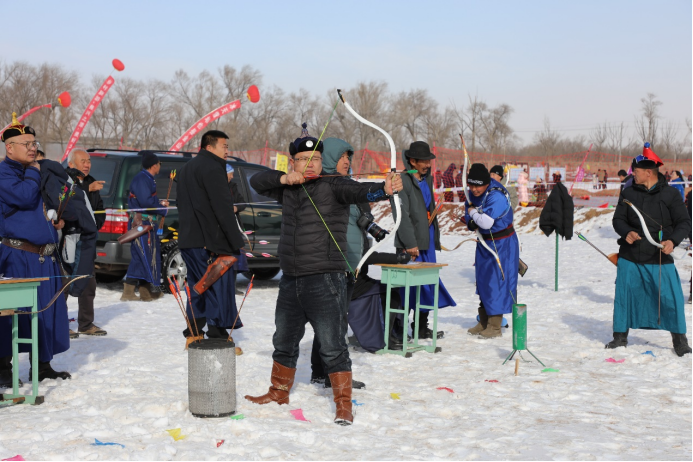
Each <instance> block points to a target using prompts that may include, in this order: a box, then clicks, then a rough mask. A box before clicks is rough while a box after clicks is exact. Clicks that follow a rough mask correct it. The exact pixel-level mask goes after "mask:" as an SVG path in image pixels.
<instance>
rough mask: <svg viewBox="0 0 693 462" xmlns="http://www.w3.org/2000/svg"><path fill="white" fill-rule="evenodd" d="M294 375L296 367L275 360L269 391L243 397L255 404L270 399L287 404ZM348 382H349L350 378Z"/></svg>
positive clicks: (267, 401)
mask: <svg viewBox="0 0 693 462" xmlns="http://www.w3.org/2000/svg"><path fill="white" fill-rule="evenodd" d="M349 374H351V373H349ZM294 375H296V369H292V368H290V367H284V366H282V365H281V364H279V363H278V362H277V361H274V363H273V364H272V377H271V379H270V381H271V382H272V385H271V386H270V387H269V391H268V392H267V393H265V394H264V395H262V396H250V395H245V399H247V400H248V401H250V402H251V403H255V404H267V403H271V402H272V401H274V402H275V403H277V404H289V392H290V391H291V387H292V386H293V385H294ZM350 379H351V377H350ZM349 383H350V384H351V380H350V382H349ZM349 396H351V390H350V391H349ZM350 403H351V401H350Z"/></svg>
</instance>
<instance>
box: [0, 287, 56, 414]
mask: <svg viewBox="0 0 693 462" xmlns="http://www.w3.org/2000/svg"><path fill="white" fill-rule="evenodd" d="M47 280H48V278H30V279H5V280H0V316H12V393H10V394H8V393H5V394H3V395H0V404H20V403H29V404H41V403H43V396H39V395H38V384H39V382H38V356H39V353H38V314H37V311H38V306H37V303H38V295H37V292H38V286H39V284H41V281H47ZM26 307H31V315H28V314H22V315H20V314H17V313H24V312H23V311H16V309H17V308H26ZM10 310H11V311H10ZM19 316H31V338H30V339H23V338H22V339H20V338H19ZM20 343H30V344H31V370H32V371H33V374H32V377H31V386H32V393H31V395H20V394H19V344H20Z"/></svg>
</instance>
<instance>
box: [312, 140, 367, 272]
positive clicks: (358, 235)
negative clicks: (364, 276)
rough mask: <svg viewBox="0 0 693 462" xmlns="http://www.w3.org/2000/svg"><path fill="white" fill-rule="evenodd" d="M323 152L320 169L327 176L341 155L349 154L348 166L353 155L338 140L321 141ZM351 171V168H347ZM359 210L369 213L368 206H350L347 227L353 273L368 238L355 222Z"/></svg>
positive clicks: (348, 255)
mask: <svg viewBox="0 0 693 462" xmlns="http://www.w3.org/2000/svg"><path fill="white" fill-rule="evenodd" d="M323 146H324V150H323V153H322V169H323V170H324V171H325V172H326V173H328V174H336V173H338V172H337V162H338V161H339V158H340V157H342V154H344V153H345V152H348V153H349V165H351V159H352V156H353V155H354V148H353V147H351V145H350V144H349V143H347V142H346V141H344V140H340V139H339V138H327V139H325V140H324V141H323ZM349 170H350V171H351V167H349ZM359 207H360V208H361V210H364V211H367V212H370V210H371V206H370V204H368V203H367V202H366V203H363V204H359V205H355V204H352V205H350V206H349V226H348V227H347V252H346V255H347V261H348V262H349V266H351V269H352V270H353V271H356V267H357V266H358V264H359V261H361V257H362V256H363V254H364V253H365V252H366V250H367V249H368V238H367V236H366V233H365V232H364V231H363V230H362V229H361V228H359V226H358V225H357V224H356V221H357V220H358V219H359V217H360V216H361V211H360V210H359Z"/></svg>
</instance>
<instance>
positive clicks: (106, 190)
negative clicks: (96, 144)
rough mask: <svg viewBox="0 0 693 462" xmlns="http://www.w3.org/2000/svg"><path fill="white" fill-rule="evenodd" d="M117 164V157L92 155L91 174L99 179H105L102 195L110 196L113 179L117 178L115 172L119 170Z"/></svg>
mask: <svg viewBox="0 0 693 462" xmlns="http://www.w3.org/2000/svg"><path fill="white" fill-rule="evenodd" d="M117 166H118V160H117V159H107V158H105V157H96V156H91V171H90V172H89V174H90V175H91V176H93V177H94V178H95V179H96V180H98V181H105V183H104V184H103V189H102V190H101V195H102V196H108V195H109V194H110V193H111V189H112V188H113V179H114V178H115V173H116V172H117V171H118V168H117Z"/></svg>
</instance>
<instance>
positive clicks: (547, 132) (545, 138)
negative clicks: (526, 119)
mask: <svg viewBox="0 0 693 462" xmlns="http://www.w3.org/2000/svg"><path fill="white" fill-rule="evenodd" d="M560 139H561V135H559V134H558V132H556V131H555V130H552V129H551V121H550V120H549V118H548V117H544V129H543V130H542V131H541V132H538V133H536V134H535V135H534V141H535V142H537V143H539V145H540V146H541V149H542V151H543V152H544V155H545V156H546V164H547V165H548V163H549V158H550V157H551V155H552V154H555V151H556V146H557V145H558V142H559V140H560Z"/></svg>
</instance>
